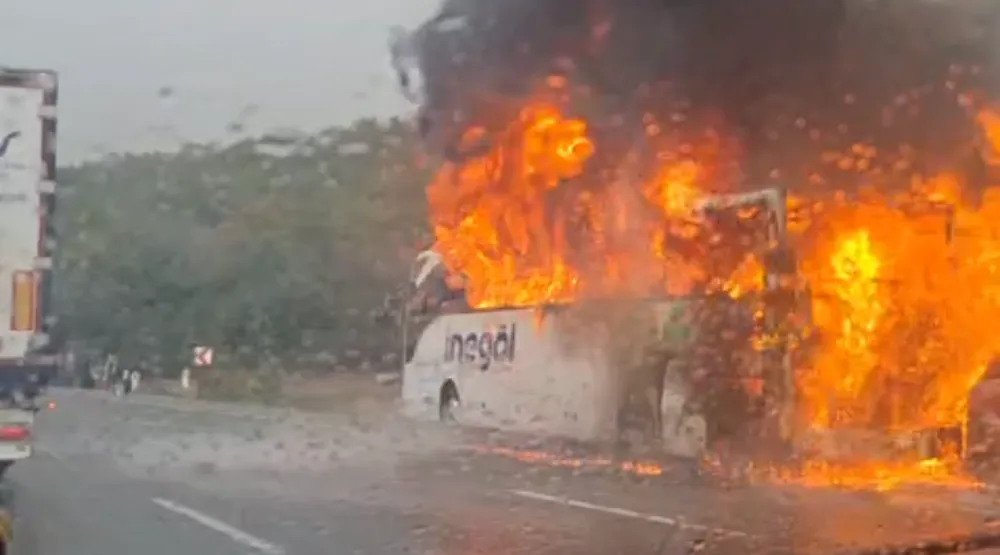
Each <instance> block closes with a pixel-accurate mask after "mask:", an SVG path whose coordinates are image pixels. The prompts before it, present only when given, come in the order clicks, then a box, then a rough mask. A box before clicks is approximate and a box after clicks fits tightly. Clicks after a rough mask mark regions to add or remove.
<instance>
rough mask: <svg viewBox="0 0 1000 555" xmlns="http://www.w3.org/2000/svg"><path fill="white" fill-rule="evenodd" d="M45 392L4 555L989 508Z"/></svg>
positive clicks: (702, 543) (516, 545) (369, 428)
mask: <svg viewBox="0 0 1000 555" xmlns="http://www.w3.org/2000/svg"><path fill="white" fill-rule="evenodd" d="M54 399H55V402H56V407H55V409H54V410H52V411H48V412H45V413H43V414H41V415H40V416H39V421H38V426H37V433H38V452H37V455H36V457H35V458H33V459H32V460H30V461H27V462H25V463H24V464H21V465H19V466H15V467H14V469H13V470H12V471H11V473H10V476H9V478H10V480H9V482H10V483H9V485H8V487H9V488H10V493H11V495H12V496H13V500H14V508H15V529H14V538H15V539H14V551H13V554H14V555H71V554H72V555H90V554H93V555H135V554H137V553H142V554H148V555H160V554H162V555H167V554H170V555H174V554H176V553H191V554H195V553H196V554H206V555H209V554H211V555H215V554H218V555H228V554H234V555H237V554H238V555H247V554H254V553H260V554H265V555H311V554H317V555H320V554H322V555H329V554H338V555H339V554H345V555H353V554H387V555H392V554H404V553H405V554H409V555H413V554H427V555H470V554H483V555H486V554H489V555H517V554H522V553H523V554H529V553H530V554H531V555H539V554H551V555H562V554H567V555H569V554H573V555H598V554H599V555H608V554H618V553H621V554H642V553H649V554H657V555H671V554H681V553H687V552H689V551H692V549H693V548H702V547H703V548H704V549H703V550H702V552H703V553H718V554H721V553H727V554H736V553H762V554H768V555H771V554H777V553H828V552H836V551H839V550H842V549H844V548H851V547H858V546H866V545H880V544H882V543H899V542H909V541H914V540H915V539H918V538H926V537H935V536H942V535H947V534H953V533H962V532H968V531H973V530H983V529H989V521H990V520H991V519H992V518H994V516H996V515H1000V511H998V510H996V509H995V507H994V503H993V500H992V498H991V496H988V495H984V494H973V493H968V492H939V491H910V492H906V493H896V494H893V495H876V494H844V493H838V492H823V491H803V490H791V489H787V488H786V489H780V488H768V487H757V488H728V489H727V488H719V487H712V486H708V485H705V484H701V483H698V482H697V481H691V480H690V479H685V478H684V477H683V476H680V475H674V474H671V473H668V476H666V477H658V478H638V477H635V476H632V475H627V474H619V473H606V472H589V471H581V470H579V469H572V468H553V467H550V466H546V465H536V464H526V463H524V462H521V461H517V460H513V459H511V458H510V457H508V456H505V455H497V454H496V453H483V452H482V449H479V450H478V452H477V451H476V450H470V449H469V447H470V445H473V444H475V443H476V441H477V440H478V439H482V437H481V436H477V435H476V434H468V433H464V432H456V431H454V430H447V429H442V428H438V427H437V426H431V427H420V426H410V425H409V424H408V423H404V422H400V421H397V420H395V419H389V420H382V419H369V420H366V419H364V418H360V419H359V418H358V417H357V416H356V415H353V416H351V415H346V416H345V415H340V416H337V415H305V414H301V413H294V412H291V411H277V410H267V409H263V408H255V407H237V406H232V405H221V404H219V405H213V404H206V403H196V402H190V401H182V400H173V399H167V398H156V397H143V396H139V395H137V396H134V397H131V398H129V399H126V400H118V399H112V398H110V397H109V396H106V395H103V394H101V393H97V392H66V391H63V392H57V393H55V394H54ZM473 446H474V445H473Z"/></svg>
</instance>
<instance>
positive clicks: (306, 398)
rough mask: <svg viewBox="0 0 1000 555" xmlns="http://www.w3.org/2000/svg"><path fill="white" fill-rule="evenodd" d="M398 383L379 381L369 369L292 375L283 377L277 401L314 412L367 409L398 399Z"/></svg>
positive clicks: (365, 410) (386, 405) (388, 405)
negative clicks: (358, 371) (366, 371)
mask: <svg viewBox="0 0 1000 555" xmlns="http://www.w3.org/2000/svg"><path fill="white" fill-rule="evenodd" d="M399 387H400V386H399V382H398V381H397V382H396V383H393V384H386V385H383V384H380V383H378V382H377V381H376V379H375V376H374V375H373V374H370V373H367V374H361V373H353V372H352V373H341V374H334V375H331V376H322V377H298V376H293V377H290V378H287V379H285V380H284V381H283V383H282V387H281V396H280V401H279V404H280V405H282V406H288V407H293V408H297V409H302V410H307V411H315V412H340V411H342V410H349V411H351V412H368V411H369V410H372V409H378V408H387V407H390V406H392V405H393V404H394V403H395V402H396V400H397V399H399V395H400V391H399Z"/></svg>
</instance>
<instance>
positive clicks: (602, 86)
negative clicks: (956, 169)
mask: <svg viewBox="0 0 1000 555" xmlns="http://www.w3.org/2000/svg"><path fill="white" fill-rule="evenodd" d="M996 4H997V3H996V2H990V1H989V0H963V1H945V0H939V1H933V0H903V1H898V0H755V1H754V0H448V1H446V2H444V4H443V5H442V7H441V9H440V10H439V12H438V13H437V14H436V15H435V16H434V17H433V18H431V19H430V20H429V21H427V22H426V23H425V24H424V25H422V26H421V27H420V28H419V29H417V30H415V31H414V32H412V33H410V34H409V35H407V36H406V37H405V38H404V37H398V39H399V40H397V41H396V42H395V44H394V58H395V60H396V67H397V70H398V72H399V74H400V77H401V83H402V84H403V86H404V88H405V89H407V90H408V91H409V92H410V94H411V95H412V98H414V100H416V101H418V102H419V103H420V109H421V114H422V115H421V130H422V131H423V132H424V134H425V136H426V138H427V141H428V144H429V145H431V147H432V148H433V149H434V150H435V151H436V152H438V153H439V154H441V155H444V156H449V157H455V156H461V155H462V154H464V153H462V152H461V149H459V145H458V138H459V134H460V132H461V130H463V129H466V128H467V127H468V125H469V124H471V123H475V124H479V125H483V126H485V127H486V128H487V129H501V128H502V127H503V126H504V125H505V123H506V122H507V121H509V120H510V118H511V110H516V107H517V106H518V103H519V102H520V101H522V100H523V99H524V98H525V97H528V96H530V95H532V94H533V93H534V92H535V91H537V89H538V87H539V84H540V83H543V82H544V80H545V79H546V78H549V77H551V76H554V75H555V76H561V77H563V78H565V79H566V81H567V82H568V83H569V84H570V86H571V87H572V91H573V93H572V94H571V97H572V109H573V110H574V111H575V112H577V113H578V115H581V116H583V117H584V118H586V119H587V121H588V122H589V123H590V124H591V126H592V128H595V129H596V130H597V131H596V132H597V133H599V134H602V135H603V138H604V140H603V141H602V144H607V143H609V142H610V143H616V144H621V145H623V146H622V148H623V149H628V148H633V147H634V144H633V143H634V137H635V136H636V133H639V134H641V126H642V120H643V116H644V115H653V116H655V117H656V119H657V120H658V121H662V122H674V126H675V127H677V131H678V132H679V133H682V134H696V133H698V132H700V131H701V130H703V129H704V128H709V127H711V128H712V129H713V130H714V132H718V133H721V134H722V135H724V136H726V137H728V138H730V139H731V140H732V141H733V142H734V143H735V144H738V145H739V150H740V152H741V153H742V154H743V156H742V159H743V162H742V168H741V170H740V171H741V172H743V174H744V178H743V179H742V181H744V182H747V181H756V180H764V179H767V178H769V177H770V178H773V177H775V176H780V177H781V178H782V179H784V180H786V181H787V182H786V183H785V184H786V185H789V186H792V187H793V188H794V187H798V186H802V185H803V184H805V183H809V176H810V175H813V177H815V176H814V174H816V173H817V172H819V173H822V174H824V176H825V178H824V179H823V180H822V181H823V183H825V184H827V185H831V186H833V185H836V186H838V187H844V186H849V185H850V183H851V182H852V181H854V180H855V178H854V176H853V174H852V175H838V174H837V171H835V170H831V169H829V168H823V167H821V166H822V163H821V162H820V159H821V158H822V153H823V152H824V151H827V150H830V149H834V150H837V149H845V148H850V146H851V145H853V144H858V143H863V144H865V145H869V146H870V147H873V148H875V149H877V150H878V151H879V152H880V156H879V163H878V164H875V165H874V166H873V167H872V168H870V170H872V171H881V169H885V168H881V169H880V166H879V164H882V165H885V166H886V167H890V166H891V167H897V168H898V166H900V164H899V161H900V157H906V158H907V159H908V160H911V161H912V160H919V164H913V165H911V167H910V169H909V170H908V171H910V172H922V171H927V170H928V169H929V168H928V166H930V167H933V166H935V165H952V166H954V165H955V164H956V163H957V162H956V160H962V162H961V163H963V164H964V163H967V162H968V160H970V159H972V158H975V157H974V156H972V157H971V158H970V154H969V153H970V151H971V149H972V144H973V143H974V139H975V136H976V131H975V129H974V125H973V124H972V122H971V119H970V117H969V110H970V106H969V105H968V102H967V103H966V105H965V106H963V105H962V103H961V102H960V96H962V95H964V97H965V98H966V99H973V101H975V102H982V101H983V99H985V98H988V97H989V94H988V93H989V92H991V86H992V81H993V80H994V78H995V75H994V73H995V72H996V70H997V67H998V65H997V60H996V57H997V53H998V52H1000V48H996V47H994V46H1000V43H998V42H997V41H995V40H994V39H993V37H992V36H991V34H990V29H991V28H993V27H996V25H995V22H997V21H998V20H1000V17H998V15H1000V5H996ZM637 129H638V130H640V131H637ZM899 177H900V180H901V181H906V180H907V179H908V178H909V176H908V175H900V176H899ZM815 183H816V181H815V179H813V184H815ZM758 186H759V185H758Z"/></svg>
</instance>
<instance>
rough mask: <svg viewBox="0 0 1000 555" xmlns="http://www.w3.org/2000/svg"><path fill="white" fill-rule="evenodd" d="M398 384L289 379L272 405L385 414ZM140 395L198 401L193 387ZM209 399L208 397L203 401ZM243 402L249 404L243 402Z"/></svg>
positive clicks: (163, 385)
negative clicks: (185, 398)
mask: <svg viewBox="0 0 1000 555" xmlns="http://www.w3.org/2000/svg"><path fill="white" fill-rule="evenodd" d="M399 388H400V384H399V382H398V381H396V382H395V383H391V384H381V383H378V381H377V380H376V377H375V375H374V374H371V373H357V372H344V373H339V374H333V375H329V376H289V377H286V378H284V379H283V380H282V383H281V392H280V394H278V395H277V397H276V399H275V401H274V403H272V404H273V405H277V406H279V407H289V408H295V409H300V410H304V411H309V412H337V413H351V414H358V415H372V416H374V415H376V414H378V413H385V412H386V411H388V410H389V409H391V408H392V407H393V405H394V404H395V403H396V400H397V399H399V395H400V390H399ZM141 391H142V392H143V393H148V394H154V395H166V396H171V397H189V398H198V397H202V395H199V394H198V391H197V386H195V387H194V388H192V389H190V390H187V391H185V390H183V389H181V387H180V383H179V382H176V381H155V382H154V381H152V380H150V381H147V382H144V383H143V384H142V386H141ZM209 397H211V396H210V395H209V396H207V397H206V398H209ZM244 401H245V402H252V401H250V400H244Z"/></svg>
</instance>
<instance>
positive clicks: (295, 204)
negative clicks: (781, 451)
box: [55, 119, 427, 373]
mask: <svg viewBox="0 0 1000 555" xmlns="http://www.w3.org/2000/svg"><path fill="white" fill-rule="evenodd" d="M416 146H417V141H416V138H415V136H414V135H413V133H412V132H411V129H410V128H409V127H408V125H406V124H405V123H404V122H402V121H400V120H390V121H377V120H374V119H363V120H359V121H357V122H355V123H354V124H353V125H350V126H346V127H336V128H330V129H328V130H326V131H324V132H322V133H318V134H316V135H314V136H308V137H296V138H289V137H284V138H282V137H274V136H271V137H268V136H265V137H261V138H255V139H246V140H242V141H240V142H237V143H234V144H230V145H226V146H217V145H186V146H184V147H183V148H181V149H180V150H179V151H177V152H172V153H153V154H114V155H110V156H107V157H105V158H104V159H101V160H96V161H90V162H86V163H83V164H80V165H76V166H73V167H66V168H62V169H61V171H60V175H59V181H60V183H61V185H62V186H63V187H64V189H63V190H64V191H65V195H63V196H62V197H61V199H60V204H59V206H58V213H57V228H58V231H59V237H60V250H59V255H58V260H57V266H56V268H57V273H56V274H55V277H56V280H55V302H56V310H57V311H58V312H59V314H60V316H61V321H62V325H61V328H60V329H61V330H62V332H63V333H64V334H65V335H66V337H67V339H68V340H69V341H71V342H72V344H73V345H75V346H77V347H78V348H79V347H83V348H85V349H86V350H88V351H91V352H94V353H111V352H113V353H118V354H119V355H120V356H121V357H122V359H123V361H130V362H128V363H129V364H144V365H147V366H149V367H150V368H156V369H160V370H162V371H164V372H166V373H172V372H176V371H177V370H179V369H180V368H181V367H183V366H184V365H185V364H189V362H190V357H191V350H190V349H191V346H192V345H194V344H200V345H210V346H213V347H214V348H215V349H216V358H217V359H218V360H220V361H221V362H222V363H223V364H229V365H234V366H239V367H241V368H244V369H255V368H263V367H271V368H274V367H278V368H290V367H302V368H306V367H314V368H331V369H332V368H338V367H340V368H343V367H348V368H367V367H380V366H381V367H384V366H386V365H391V364H393V362H394V360H393V355H394V354H396V353H397V352H398V340H397V339H396V334H397V331H396V329H395V326H393V325H391V323H387V322H385V321H384V320H382V319H380V318H378V317H377V316H378V314H379V311H380V310H381V309H382V307H383V305H384V301H385V299H386V295H387V294H389V293H390V292H392V291H393V290H396V289H398V287H399V286H400V285H401V284H402V283H404V280H405V276H406V272H407V270H408V267H409V263H410V261H411V260H412V257H413V256H414V254H415V252H416V250H417V249H418V248H419V245H421V244H423V242H424V241H426V238H427V235H426V231H425V224H426V221H427V218H426V214H425V202H424V192H423V191H424V189H423V185H424V181H425V180H426V177H427V175H426V172H425V171H424V170H422V169H421V168H420V167H419V165H418V164H417V163H416V162H417V148H416Z"/></svg>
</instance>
